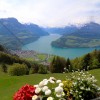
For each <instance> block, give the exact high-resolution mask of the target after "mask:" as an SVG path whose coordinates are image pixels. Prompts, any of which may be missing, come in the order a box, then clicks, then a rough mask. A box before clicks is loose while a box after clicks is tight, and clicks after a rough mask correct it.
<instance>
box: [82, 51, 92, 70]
mask: <svg viewBox="0 0 100 100" xmlns="http://www.w3.org/2000/svg"><path fill="white" fill-rule="evenodd" d="M90 59H91V56H90V53H88V54H86V55H85V56H84V58H83V62H82V66H83V69H85V70H88V66H89V65H90Z"/></svg>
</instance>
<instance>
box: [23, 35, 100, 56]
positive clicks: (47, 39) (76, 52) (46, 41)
mask: <svg viewBox="0 0 100 100" xmlns="http://www.w3.org/2000/svg"><path fill="white" fill-rule="evenodd" d="M59 37H61V35H58V34H50V35H48V36H42V37H40V38H39V39H38V40H37V41H35V42H32V43H29V44H27V45H24V46H23V47H22V50H35V51H38V52H40V53H47V54H53V55H58V56H62V57H65V58H68V57H69V58H75V57H79V56H82V55H84V54H86V53H89V52H91V51H93V50H94V49H100V48H56V47H52V46H51V42H52V41H54V40H56V39H58V38H59Z"/></svg>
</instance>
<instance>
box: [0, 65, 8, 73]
mask: <svg viewBox="0 0 100 100" xmlns="http://www.w3.org/2000/svg"><path fill="white" fill-rule="evenodd" d="M1 70H2V72H4V73H7V66H6V65H5V64H4V63H3V64H1Z"/></svg>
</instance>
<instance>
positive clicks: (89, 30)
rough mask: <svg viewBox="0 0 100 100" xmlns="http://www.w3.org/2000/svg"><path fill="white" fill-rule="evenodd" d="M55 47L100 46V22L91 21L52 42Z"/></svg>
mask: <svg viewBox="0 0 100 100" xmlns="http://www.w3.org/2000/svg"><path fill="white" fill-rule="evenodd" d="M52 46H55V47H61V48H64V47H71V48H74V47H100V24H97V23H95V22H90V23H87V24H84V25H83V26H82V27H81V28H78V29H77V30H76V31H75V32H72V33H69V34H68V33H67V34H63V36H62V37H60V38H59V39H57V40H56V41H53V42H52Z"/></svg>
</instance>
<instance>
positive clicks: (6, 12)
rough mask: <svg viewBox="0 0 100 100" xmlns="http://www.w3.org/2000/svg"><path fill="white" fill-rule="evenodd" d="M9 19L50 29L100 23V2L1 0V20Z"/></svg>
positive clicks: (81, 0) (79, 0) (96, 0)
mask: <svg viewBox="0 0 100 100" xmlns="http://www.w3.org/2000/svg"><path fill="white" fill-rule="evenodd" d="M7 17H15V18H17V19H18V20H19V21H20V22H24V23H28V22H32V23H35V24H38V25H40V26H50V27H53V26H64V25H67V24H74V23H84V22H87V21H90V20H94V21H95V22H98V23H100V0H0V18H7Z"/></svg>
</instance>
